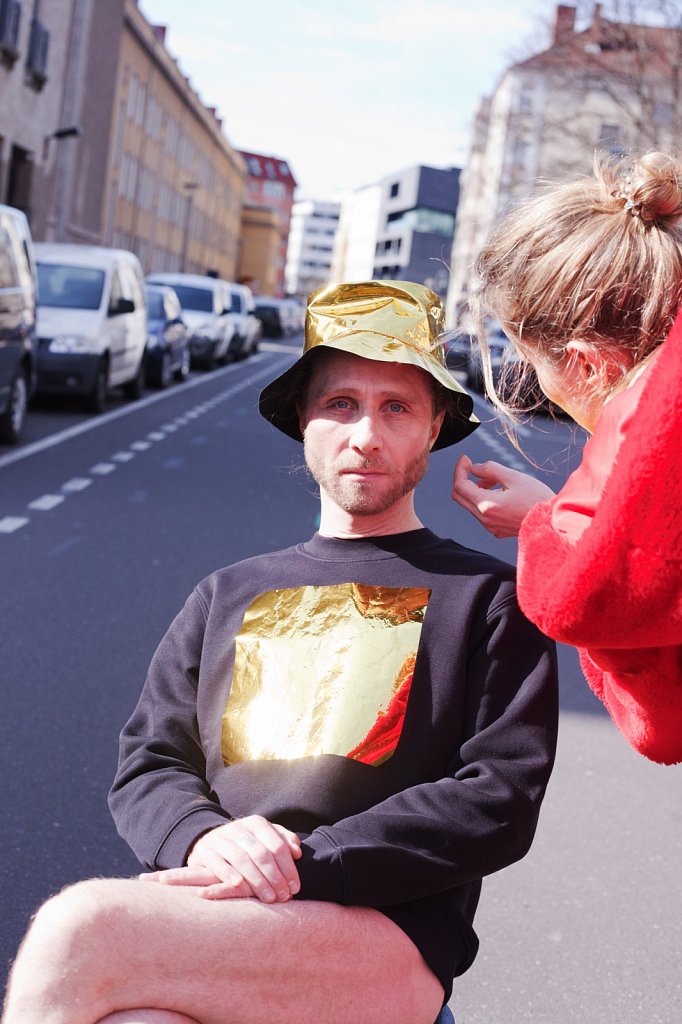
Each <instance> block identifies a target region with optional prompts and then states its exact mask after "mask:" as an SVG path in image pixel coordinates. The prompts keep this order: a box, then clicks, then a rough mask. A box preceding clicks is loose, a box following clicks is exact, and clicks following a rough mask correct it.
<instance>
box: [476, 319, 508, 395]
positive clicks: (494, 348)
mask: <svg viewBox="0 0 682 1024" xmlns="http://www.w3.org/2000/svg"><path fill="white" fill-rule="evenodd" d="M486 340H487V342H488V349H489V351H490V366H491V369H492V373H493V384H494V386H495V389H496V390H497V387H498V385H499V383H500V380H501V379H502V372H503V368H504V366H505V363H506V360H507V358H508V354H509V353H511V352H512V351H515V350H514V349H513V346H510V342H509V338H508V337H507V335H506V334H505V333H504V331H503V330H502V328H501V327H500V325H499V324H492V325H491V326H490V327H489V328H488V329H487V330H486ZM466 384H467V387H469V388H472V390H474V391H480V392H484V391H485V381H484V380H483V364H482V362H481V350H480V348H479V345H478V342H477V341H476V339H474V342H473V344H472V346H471V349H470V354H469V359H468V361H467V365H466Z"/></svg>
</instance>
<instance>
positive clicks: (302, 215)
mask: <svg viewBox="0 0 682 1024" xmlns="http://www.w3.org/2000/svg"><path fill="white" fill-rule="evenodd" d="M340 209H341V204H340V203H339V202H335V201H332V200H321V199H301V200H299V201H298V202H295V203H294V205H293V207H292V209H291V224H290V227H289V245H288V248H287V262H286V290H287V294H289V295H298V296H299V297H300V298H301V299H306V297H307V296H308V295H309V294H310V293H311V292H312V291H314V290H315V289H316V288H320V287H321V286H322V285H323V284H327V282H328V281H329V280H330V278H331V263H332V252H333V249H334V238H335V236H336V230H337V228H338V226H339V211H340Z"/></svg>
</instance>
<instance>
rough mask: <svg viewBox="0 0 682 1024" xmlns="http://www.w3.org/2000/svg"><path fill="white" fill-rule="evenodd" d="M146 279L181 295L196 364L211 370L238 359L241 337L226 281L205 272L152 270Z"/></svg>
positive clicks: (192, 357) (178, 295)
mask: <svg viewBox="0 0 682 1024" xmlns="http://www.w3.org/2000/svg"><path fill="white" fill-rule="evenodd" d="M147 282H148V284H166V285H169V286H170V287H171V288H172V289H173V291H174V292H175V294H176V295H177V297H178V298H179V300H180V305H181V306H182V316H183V319H184V321H185V323H186V324H187V327H188V329H189V333H190V338H189V352H190V357H191V361H192V363H193V364H194V365H197V366H201V367H203V368H204V369H206V370H212V369H213V368H214V367H215V366H216V365H217V364H219V363H220V364H222V363H227V362H228V361H229V360H230V359H236V358H237V354H238V351H239V348H238V346H239V337H238V335H237V327H236V324H235V321H234V318H233V316H232V296H231V293H230V290H229V285H228V283H227V281H222V280H221V279H220V278H218V277H209V276H208V275H203V274H180V273H153V274H148V275H147Z"/></svg>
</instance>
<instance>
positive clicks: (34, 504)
mask: <svg viewBox="0 0 682 1024" xmlns="http://www.w3.org/2000/svg"><path fill="white" fill-rule="evenodd" d="M65 500H66V499H65V498H64V495H63V494H43V496H42V498H36V500H35V501H29V503H28V507H29V508H33V509H36V510H37V511H38V512H49V511H50V510H51V509H53V508H56V507H57V505H61V503H62V502H63V501H65Z"/></svg>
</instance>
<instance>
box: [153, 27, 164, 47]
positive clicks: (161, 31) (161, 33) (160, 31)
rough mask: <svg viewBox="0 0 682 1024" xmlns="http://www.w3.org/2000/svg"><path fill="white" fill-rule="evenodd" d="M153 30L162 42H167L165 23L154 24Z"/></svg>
mask: <svg viewBox="0 0 682 1024" xmlns="http://www.w3.org/2000/svg"><path fill="white" fill-rule="evenodd" d="M152 32H153V33H154V36H155V38H156V39H158V41H159V42H160V43H165V42H166V26H165V25H152Z"/></svg>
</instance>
